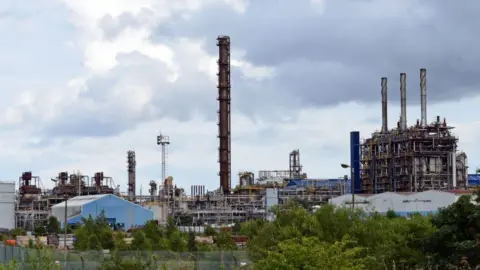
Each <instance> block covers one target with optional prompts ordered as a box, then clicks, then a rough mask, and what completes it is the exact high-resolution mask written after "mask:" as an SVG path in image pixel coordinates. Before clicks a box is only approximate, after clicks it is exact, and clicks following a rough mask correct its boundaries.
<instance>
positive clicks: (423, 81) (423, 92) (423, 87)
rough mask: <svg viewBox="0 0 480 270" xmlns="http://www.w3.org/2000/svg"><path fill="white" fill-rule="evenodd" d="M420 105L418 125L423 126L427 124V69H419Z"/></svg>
mask: <svg viewBox="0 0 480 270" xmlns="http://www.w3.org/2000/svg"><path fill="white" fill-rule="evenodd" d="M420 106H421V111H422V115H421V119H420V125H421V126H422V127H425V126H426V125H427V70H426V69H424V68H422V69H420Z"/></svg>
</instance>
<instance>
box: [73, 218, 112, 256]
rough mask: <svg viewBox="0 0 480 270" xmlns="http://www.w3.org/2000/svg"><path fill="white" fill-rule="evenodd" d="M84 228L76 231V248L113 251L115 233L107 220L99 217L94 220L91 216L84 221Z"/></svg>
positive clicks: (81, 227)
mask: <svg viewBox="0 0 480 270" xmlns="http://www.w3.org/2000/svg"><path fill="white" fill-rule="evenodd" d="M82 223H83V224H82V226H80V227H79V228H78V229H76V230H75V232H74V234H75V237H76V241H75V248H76V249H78V250H90V249H110V250H111V249H113V248H114V247H115V243H114V241H113V231H112V229H111V228H110V226H109V225H108V223H107V222H106V219H105V218H104V217H102V216H101V215H99V218H96V219H93V218H92V217H91V216H89V217H88V218H84V219H82Z"/></svg>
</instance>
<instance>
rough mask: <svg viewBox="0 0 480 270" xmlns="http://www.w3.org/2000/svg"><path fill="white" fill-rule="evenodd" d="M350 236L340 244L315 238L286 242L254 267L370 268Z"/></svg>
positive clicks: (262, 268)
mask: <svg viewBox="0 0 480 270" xmlns="http://www.w3.org/2000/svg"><path fill="white" fill-rule="evenodd" d="M355 244H356V243H355V242H354V241H351V240H349V237H347V236H346V237H345V238H343V239H342V240H341V241H339V242H334V243H333V244H331V243H325V242H318V239H317V238H315V237H302V238H298V239H288V240H284V241H282V242H280V243H279V244H278V248H277V249H276V250H275V251H273V252H269V253H268V255H267V256H266V257H265V258H263V259H261V260H260V261H258V262H257V263H256V264H255V269H259V270H270V269H271V270H277V269H278V270H282V269H288V270H290V269H292V270H293V269H312V270H313V269H316V270H317V269H318V270H322V269H325V270H331V269H335V270H337V269H338V270H363V269H365V270H366V269H369V268H368V267H367V265H366V263H365V261H366V260H368V259H369V258H365V257H363V256H364V254H365V250H364V248H361V247H355Z"/></svg>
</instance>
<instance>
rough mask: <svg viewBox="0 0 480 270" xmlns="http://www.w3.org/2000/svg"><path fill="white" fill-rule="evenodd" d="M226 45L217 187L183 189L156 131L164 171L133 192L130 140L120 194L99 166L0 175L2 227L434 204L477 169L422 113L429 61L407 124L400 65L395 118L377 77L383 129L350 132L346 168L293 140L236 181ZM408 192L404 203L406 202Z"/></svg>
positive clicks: (191, 222) (226, 47) (451, 196)
mask: <svg viewBox="0 0 480 270" xmlns="http://www.w3.org/2000/svg"><path fill="white" fill-rule="evenodd" d="M230 45H231V43H230V37H228V36H219V37H218V38H217V46H218V53H219V55H218V85H217V89H218V96H217V100H218V103H219V109H218V140H219V147H218V163H219V172H218V176H219V179H218V189H215V190H207V189H206V188H205V186H204V185H198V184H197V183H192V185H191V186H190V187H189V191H188V189H185V188H183V187H178V186H176V185H175V184H174V178H173V177H171V176H168V175H167V165H168V150H169V147H170V138H169V136H167V135H165V134H163V133H160V134H159V135H157V145H158V146H159V147H161V152H162V157H161V179H160V180H159V181H157V180H151V181H150V182H149V187H150V188H149V192H148V194H147V195H142V194H140V195H139V194H136V188H137V186H136V182H137V178H136V157H135V152H134V151H131V150H130V151H128V152H127V168H126V169H127V177H126V178H127V180H126V181H125V182H126V183H127V186H128V190H127V193H126V194H123V193H121V192H120V185H116V183H115V181H114V179H112V178H111V177H108V176H107V174H106V173H104V172H96V173H94V174H93V175H85V174H82V173H80V172H71V173H69V172H59V173H58V176H56V177H53V178H51V181H52V182H53V183H54V185H55V186H54V188H53V189H51V190H45V189H43V188H42V186H43V185H42V181H41V180H40V177H38V176H35V175H34V174H33V173H32V172H29V171H28V172H24V173H22V174H21V176H20V177H19V180H18V183H17V184H18V190H17V191H15V183H10V182H3V183H0V190H1V191H2V192H3V193H2V194H4V195H2V196H0V198H1V201H2V207H3V208H4V209H2V213H5V214H6V215H12V219H11V220H12V222H10V223H9V222H7V221H5V222H3V223H2V222H0V227H3V229H8V230H10V229H13V228H14V227H20V228H24V229H26V230H34V229H35V228H36V227H38V226H43V225H44V224H45V222H46V221H47V219H48V218H49V216H51V215H54V216H56V217H58V219H59V220H60V221H62V222H68V223H78V222H80V221H81V218H82V217H86V216H88V215H92V216H95V215H98V213H99V212H100V211H101V210H103V211H104V212H105V214H106V215H107V217H108V218H111V219H112V220H115V221H114V223H115V222H117V223H118V222H120V223H122V224H124V225H125V226H126V227H136V226H141V225H142V224H143V223H144V222H145V221H146V220H150V219H155V220H157V221H158V222H159V224H165V223H166V222H167V219H168V218H173V219H174V221H175V222H176V223H177V225H180V226H203V225H206V224H210V225H213V224H216V225H229V224H230V225H231V224H233V223H235V222H243V221H246V220H251V219H258V218H265V219H269V218H272V216H271V215H269V211H268V210H269V208H270V207H272V206H274V205H278V204H285V203H286V202H288V201H291V200H297V201H301V202H303V203H307V204H310V205H322V204H326V203H332V204H336V205H345V204H347V203H350V204H352V205H353V206H354V207H360V208H362V209H365V210H367V207H366V204H373V203H374V201H375V200H374V198H379V196H383V197H382V198H385V197H389V196H390V197H392V198H394V199H395V200H394V201H395V202H394V203H393V201H392V206H391V207H393V209H390V210H394V211H403V212H405V211H407V212H409V211H410V212H411V211H415V209H419V208H418V207H417V206H416V204H418V203H419V200H418V198H422V203H423V205H422V207H423V208H422V209H424V211H427V212H428V211H430V212H432V211H436V209H438V207H440V206H443V205H444V204H445V201H444V202H443V203H442V204H438V203H436V202H437V201H438V200H434V199H428V198H427V197H428V196H436V197H442V196H443V197H445V198H448V200H449V202H450V201H452V202H453V201H454V200H455V198H456V197H455V196H457V194H458V190H460V189H462V190H463V191H465V192H468V189H469V182H470V181H469V178H472V179H473V178H475V177H476V178H475V179H477V178H479V177H477V176H475V175H468V172H467V170H468V166H467V156H466V154H465V153H463V152H458V150H457V143H458V140H459V139H458V138H457V137H455V136H454V135H453V134H452V129H453V127H451V126H449V125H448V124H447V120H446V118H441V117H440V116H437V117H436V118H435V120H434V121H432V122H428V121H427V84H426V70H425V69H421V70H420V87H419V89H420V99H421V112H420V115H421V117H420V119H419V120H416V122H415V124H414V125H410V126H409V125H408V124H407V112H406V110H407V103H406V102H407V101H406V89H407V87H406V74H405V73H401V74H400V83H399V85H400V87H399V89H400V96H401V100H400V101H401V102H400V103H401V113H400V115H401V116H400V119H399V121H398V124H397V126H396V127H394V128H389V127H388V116H387V112H388V107H387V105H388V103H387V101H388V99H387V78H381V85H380V89H381V97H382V126H381V130H380V131H378V132H374V133H372V135H371V136H370V137H369V138H367V139H363V140H361V139H360V133H359V132H358V131H352V132H351V133H350V158H351V160H350V164H343V165H342V166H343V167H344V168H349V175H345V176H342V177H338V178H331V179H316V178H309V177H308V174H307V173H306V172H305V171H304V168H303V166H302V164H301V163H300V150H299V149H293V150H292V151H291V152H290V153H288V157H287V153H285V167H284V168H276V169H275V168H272V169H271V170H260V171H258V173H256V174H255V173H254V172H250V171H246V172H239V173H238V180H237V181H236V184H234V185H233V186H232V171H231V168H232V166H231V155H232V153H231V152H232V151H231V135H232V123H231V111H230V110H231V109H230V106H231V81H230V78H231V76H230V72H231V66H230ZM212 89H213V87H212ZM347 136H348V135H345V137H346V138H348V137H347ZM287 158H288V161H287ZM339 166H340V163H339ZM159 169H160V168H159ZM472 181H473V180H472ZM476 181H477V182H478V180H476ZM125 182H124V183H125ZM186 190H187V191H188V192H187V191H186ZM406 192H407V193H408V194H407V193H406ZM442 192H443V193H442ZM412 194H413V195H412ZM416 194H417V195H418V196H417V195H416ZM419 194H422V195H419ZM352 195H353V196H352ZM354 196H357V197H358V200H357V201H353V200H354ZM395 196H396V197H395ZM399 196H400V197H399ZM405 196H410V197H408V198H414V199H412V200H410V199H408V198H407V197H405ZM415 196H416V197H415ZM417 197H418V198H417ZM401 198H403V199H401ZM405 198H407V199H405ZM392 200H393V199H392ZM406 201H408V202H409V203H410V204H409V206H408V207H406V206H405V202H406ZM412 203H413V204H415V205H413V204H412ZM358 205H359V206H358ZM380 206H381V207H387V206H386V205H380ZM416 207H417V208H416ZM407 208H408V209H407ZM402 209H403V210H402ZM405 209H407V210H405ZM425 209H426V210H425ZM422 211H423V210H422ZM65 216H66V218H65ZM4 220H10V219H7V218H5V219H4ZM126 229H128V228H126Z"/></svg>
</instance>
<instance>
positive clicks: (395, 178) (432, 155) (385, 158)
mask: <svg viewBox="0 0 480 270" xmlns="http://www.w3.org/2000/svg"><path fill="white" fill-rule="evenodd" d="M426 74H427V72H426V70H425V69H421V70H420V103H421V118H420V120H418V119H417V120H416V123H415V124H414V125H412V126H408V125H407V101H406V96H407V94H406V92H407V90H406V74H405V73H401V74H400V97H401V98H400V104H401V105H400V106H401V114H400V119H399V121H398V122H397V126H396V127H395V128H393V129H389V127H388V116H387V115H388V109H387V104H388V103H387V101H388V100H387V78H382V79H381V95H382V128H381V130H380V131H379V132H374V133H373V134H372V136H371V137H370V138H368V139H366V140H364V141H363V142H362V144H361V147H360V149H361V150H360V152H361V158H360V163H361V164H360V166H359V167H360V175H359V177H360V190H359V191H360V192H361V193H381V192H386V191H397V192H417V191H424V190H433V189H435V190H452V189H457V188H463V189H465V188H467V184H468V179H467V178H468V173H467V168H468V167H467V156H466V154H465V153H463V152H457V142H458V138H457V137H455V136H454V135H453V134H452V132H451V130H452V129H454V127H451V126H449V125H448V124H447V120H446V118H443V119H441V117H440V116H437V117H436V119H435V120H434V121H432V122H428V120H427V78H426ZM357 167H358V166H357Z"/></svg>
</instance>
